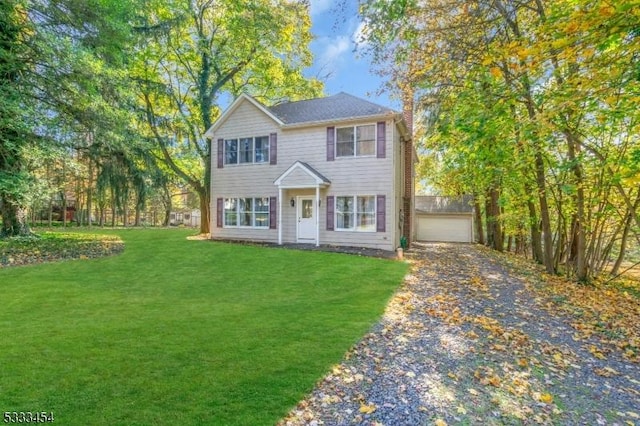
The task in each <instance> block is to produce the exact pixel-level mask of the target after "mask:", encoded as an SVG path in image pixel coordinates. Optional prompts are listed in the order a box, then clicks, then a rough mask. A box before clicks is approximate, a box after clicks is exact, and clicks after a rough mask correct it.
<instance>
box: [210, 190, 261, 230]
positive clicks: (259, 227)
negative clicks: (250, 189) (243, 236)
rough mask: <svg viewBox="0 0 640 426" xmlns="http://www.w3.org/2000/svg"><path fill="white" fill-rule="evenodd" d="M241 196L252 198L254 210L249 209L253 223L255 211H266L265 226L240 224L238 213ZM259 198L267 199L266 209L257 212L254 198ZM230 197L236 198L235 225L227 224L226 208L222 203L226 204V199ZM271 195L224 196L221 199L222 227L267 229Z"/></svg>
mask: <svg viewBox="0 0 640 426" xmlns="http://www.w3.org/2000/svg"><path fill="white" fill-rule="evenodd" d="M241 198H252V199H253V204H254V210H252V211H251V221H252V222H253V223H255V219H256V217H255V215H256V213H266V215H267V220H266V223H267V224H266V226H255V225H253V226H247V225H240V215H241V214H242V213H240V199H241ZM259 198H264V199H267V200H268V201H267V210H266V211H264V212H257V211H256V210H255V203H256V200H257V199H259ZM230 199H234V200H236V223H237V224H236V225H227V215H226V212H227V209H225V208H224V205H225V204H226V202H227V200H230ZM270 204H271V197H224V198H223V199H222V206H223V207H222V227H223V228H226V229H269V224H270V223H271V205H270Z"/></svg>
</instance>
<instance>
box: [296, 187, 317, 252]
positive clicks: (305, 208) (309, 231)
mask: <svg viewBox="0 0 640 426" xmlns="http://www.w3.org/2000/svg"><path fill="white" fill-rule="evenodd" d="M297 210H298V242H300V243H310V242H315V240H316V209H315V206H314V198H313V197H298V209H297Z"/></svg>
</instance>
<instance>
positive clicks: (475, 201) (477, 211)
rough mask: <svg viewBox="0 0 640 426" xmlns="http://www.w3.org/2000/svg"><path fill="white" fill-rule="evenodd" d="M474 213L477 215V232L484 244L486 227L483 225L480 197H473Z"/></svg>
mask: <svg viewBox="0 0 640 426" xmlns="http://www.w3.org/2000/svg"><path fill="white" fill-rule="evenodd" d="M473 213H474V215H475V222H476V234H478V243H480V244H482V245H484V228H483V226H482V209H481V208H480V201H478V197H477V196H474V197H473Z"/></svg>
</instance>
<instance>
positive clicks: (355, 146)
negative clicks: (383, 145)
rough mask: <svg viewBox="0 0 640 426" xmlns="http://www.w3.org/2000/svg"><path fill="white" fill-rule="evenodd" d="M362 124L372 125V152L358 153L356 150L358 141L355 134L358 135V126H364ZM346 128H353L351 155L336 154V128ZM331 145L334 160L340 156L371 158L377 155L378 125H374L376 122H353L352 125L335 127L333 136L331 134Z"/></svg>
mask: <svg viewBox="0 0 640 426" xmlns="http://www.w3.org/2000/svg"><path fill="white" fill-rule="evenodd" d="M364 126H373V154H367V155H358V154H357V151H358V149H357V148H358V145H357V144H358V141H357V135H358V127H364ZM348 128H352V129H353V155H338V129H348ZM333 140H334V142H333V145H334V148H333V149H334V152H335V155H334V158H335V159H336V160H339V159H342V158H372V157H377V155H378V126H377V125H376V123H365V124H354V125H353V126H341V127H336V128H335V130H334V136H333Z"/></svg>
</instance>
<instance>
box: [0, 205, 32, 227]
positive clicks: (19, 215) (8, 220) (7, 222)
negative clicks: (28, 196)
mask: <svg viewBox="0 0 640 426" xmlns="http://www.w3.org/2000/svg"><path fill="white" fill-rule="evenodd" d="M0 215H1V216H2V229H1V230H0V237H14V236H25V235H31V230H30V229H29V224H28V222H27V209H26V208H25V207H22V206H19V205H17V204H16V203H15V202H14V201H13V200H10V199H8V198H7V197H6V196H2V197H1V198H0Z"/></svg>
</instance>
